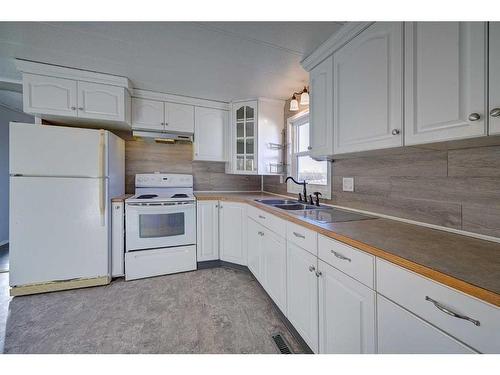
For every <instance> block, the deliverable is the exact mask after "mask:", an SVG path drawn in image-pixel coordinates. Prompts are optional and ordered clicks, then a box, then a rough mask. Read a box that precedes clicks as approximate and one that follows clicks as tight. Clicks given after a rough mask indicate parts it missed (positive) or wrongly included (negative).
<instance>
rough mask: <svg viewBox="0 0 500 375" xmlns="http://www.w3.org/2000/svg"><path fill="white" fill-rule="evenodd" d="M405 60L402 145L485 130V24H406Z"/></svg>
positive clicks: (462, 136)
mask: <svg viewBox="0 0 500 375" xmlns="http://www.w3.org/2000/svg"><path fill="white" fill-rule="evenodd" d="M405 61H406V65H405V144H406V145H415V144H423V143H430V142H438V141H448V140H454V139H461V138H471V137H478V136H483V135H486V134H487V132H486V123H487V121H486V117H487V112H486V23H485V22H408V23H405ZM496 64H498V61H497V62H496Z"/></svg>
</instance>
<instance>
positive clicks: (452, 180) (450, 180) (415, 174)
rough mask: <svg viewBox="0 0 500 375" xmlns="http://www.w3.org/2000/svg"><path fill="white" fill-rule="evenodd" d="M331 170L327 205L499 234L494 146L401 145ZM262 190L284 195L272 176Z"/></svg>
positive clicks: (498, 153)
mask: <svg viewBox="0 0 500 375" xmlns="http://www.w3.org/2000/svg"><path fill="white" fill-rule="evenodd" d="M287 104H288V103H287ZM285 115H287V113H285ZM288 117H289V115H288ZM331 168H332V176H333V180H332V199H331V200H330V201H328V202H327V203H331V204H338V205H342V206H346V207H351V208H357V209H362V210H367V211H373V212H377V213H382V214H386V215H392V216H396V217H401V218H405V219H411V220H417V221H421V222H424V223H429V224H436V225H441V226H445V227H449V228H455V229H462V230H466V231H469V232H475V233H480V234H486V235H490V236H495V237H500V146H484V147H469V148H462V149H456V150H427V149H425V150H424V149H414V148H405V149H404V150H402V152H401V153H400V154H393V155H377V156H373V155H372V156H369V157H368V156H365V157H353V158H349V159H342V160H335V162H334V163H332V165H331ZM342 177H354V189H355V191H354V192H343V191H342ZM264 190H265V191H269V192H274V193H278V194H287V191H286V185H285V184H280V182H279V177H278V176H264Z"/></svg>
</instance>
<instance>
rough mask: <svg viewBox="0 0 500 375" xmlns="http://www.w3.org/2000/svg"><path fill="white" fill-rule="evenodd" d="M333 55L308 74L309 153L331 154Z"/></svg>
mask: <svg viewBox="0 0 500 375" xmlns="http://www.w3.org/2000/svg"><path fill="white" fill-rule="evenodd" d="M332 76H333V57H332V56H330V57H328V58H327V59H326V60H325V61H323V62H322V63H321V64H319V65H317V66H315V67H314V68H313V69H312V70H311V72H310V74H309V81H310V86H309V87H310V92H311V94H310V101H311V104H310V108H309V139H310V144H311V145H310V147H311V155H312V156H313V157H318V158H321V157H323V156H326V155H332V154H333V111H332V102H333V77H332Z"/></svg>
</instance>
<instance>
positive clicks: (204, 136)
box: [193, 107, 228, 161]
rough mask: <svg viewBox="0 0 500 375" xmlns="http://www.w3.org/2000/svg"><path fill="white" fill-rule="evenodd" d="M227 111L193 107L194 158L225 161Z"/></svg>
mask: <svg viewBox="0 0 500 375" xmlns="http://www.w3.org/2000/svg"><path fill="white" fill-rule="evenodd" d="M227 131H228V111H225V110H222V109H215V108H204V107H196V108H195V124H194V156H193V159H194V160H206V161H227V155H226V139H227Z"/></svg>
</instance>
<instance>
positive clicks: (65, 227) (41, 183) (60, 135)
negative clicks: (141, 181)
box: [9, 123, 125, 287]
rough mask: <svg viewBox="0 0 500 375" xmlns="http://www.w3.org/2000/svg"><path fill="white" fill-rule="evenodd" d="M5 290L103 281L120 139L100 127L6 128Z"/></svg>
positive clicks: (120, 186) (121, 167)
mask: <svg viewBox="0 0 500 375" xmlns="http://www.w3.org/2000/svg"><path fill="white" fill-rule="evenodd" d="M9 153H10V154H9V157H10V160H9V163H10V165H9V169H10V218H9V219H10V221H9V223H10V228H9V237H10V238H9V242H10V245H9V250H10V277H9V279H10V286H12V287H17V286H25V285H30V284H41V283H47V282H53V281H68V280H74V279H92V278H100V277H108V280H109V278H110V277H111V231H110V228H111V225H110V224H111V223H110V221H111V215H110V212H111V201H110V199H111V198H112V197H114V196H119V195H122V194H124V186H125V142H124V141H123V140H122V139H121V138H119V137H117V136H115V135H114V134H112V133H110V132H108V131H105V130H92V129H80V128H71V127H61V126H49V125H35V124H23V123H10V144H9Z"/></svg>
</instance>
